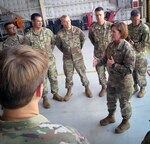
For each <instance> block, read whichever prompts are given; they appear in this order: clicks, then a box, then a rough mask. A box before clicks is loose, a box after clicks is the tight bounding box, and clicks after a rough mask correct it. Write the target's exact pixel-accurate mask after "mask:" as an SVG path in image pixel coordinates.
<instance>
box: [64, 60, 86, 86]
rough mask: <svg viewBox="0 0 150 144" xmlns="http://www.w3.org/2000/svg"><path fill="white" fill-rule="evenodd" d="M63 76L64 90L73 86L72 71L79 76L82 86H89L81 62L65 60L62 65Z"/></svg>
mask: <svg viewBox="0 0 150 144" xmlns="http://www.w3.org/2000/svg"><path fill="white" fill-rule="evenodd" d="M63 68H64V74H65V76H66V88H70V87H72V85H73V74H74V69H75V70H76V71H77V73H78V74H79V76H80V79H81V82H82V85H83V86H87V85H89V81H88V78H87V76H86V68H85V65H84V62H83V60H78V61H77V60H76V61H73V60H72V59H67V60H66V59H65V60H64V63H63Z"/></svg>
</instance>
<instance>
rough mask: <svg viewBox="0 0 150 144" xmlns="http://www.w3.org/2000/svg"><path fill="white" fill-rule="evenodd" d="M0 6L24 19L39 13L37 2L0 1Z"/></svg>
mask: <svg viewBox="0 0 150 144" xmlns="http://www.w3.org/2000/svg"><path fill="white" fill-rule="evenodd" d="M0 6H1V7H2V8H4V9H7V10H9V11H10V12H13V13H16V14H17V15H20V16H21V17H23V18H26V19H30V15H31V14H32V13H34V12H39V13H41V10H40V5H39V0H0Z"/></svg>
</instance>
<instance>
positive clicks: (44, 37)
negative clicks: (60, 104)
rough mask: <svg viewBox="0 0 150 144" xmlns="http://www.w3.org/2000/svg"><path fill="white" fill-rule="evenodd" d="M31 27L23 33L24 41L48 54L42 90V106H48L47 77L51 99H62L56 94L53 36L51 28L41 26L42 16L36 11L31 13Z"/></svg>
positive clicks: (56, 82)
mask: <svg viewBox="0 0 150 144" xmlns="http://www.w3.org/2000/svg"><path fill="white" fill-rule="evenodd" d="M31 20H32V26H33V27H32V28H31V29H30V31H29V32H28V33H27V34H26V35H25V41H26V43H27V44H28V45H30V46H32V47H33V48H34V49H42V50H43V51H45V52H46V53H47V54H48V56H49V68H48V73H47V76H46V78H45V84H44V92H43V106H44V108H49V107H50V104H49V102H48V98H47V94H48V88H47V77H48V78H49V80H50V85H51V93H52V94H53V99H55V100H58V101H63V97H61V96H59V95H58V81H57V70H56V63H55V57H54V55H53V49H54V45H55V38H54V35H53V33H52V31H51V30H49V29H47V28H45V27H42V17H41V15H40V14H38V13H34V14H32V15H31Z"/></svg>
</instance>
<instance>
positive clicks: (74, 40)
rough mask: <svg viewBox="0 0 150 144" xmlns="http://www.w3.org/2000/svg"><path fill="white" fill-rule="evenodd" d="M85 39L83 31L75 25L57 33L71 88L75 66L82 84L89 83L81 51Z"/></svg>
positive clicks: (67, 80)
mask: <svg viewBox="0 0 150 144" xmlns="http://www.w3.org/2000/svg"><path fill="white" fill-rule="evenodd" d="M84 41H85V36H84V34H83V32H82V31H81V30H80V29H79V28H77V27H75V26H72V28H71V30H65V29H62V30H60V31H59V32H58V34H57V37H56V45H57V47H58V48H59V50H60V51H61V52H62V53H63V62H64V64H63V67H64V73H65V76H66V88H70V87H72V85H73V80H72V78H73V73H74V68H75V69H76V71H77V73H78V74H79V76H80V78H81V82H82V85H83V86H87V85H89V81H88V79H87V76H86V68H85V65H84V60H83V56H82V52H81V49H82V46H83V43H84Z"/></svg>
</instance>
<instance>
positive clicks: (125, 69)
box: [113, 48, 135, 75]
mask: <svg viewBox="0 0 150 144" xmlns="http://www.w3.org/2000/svg"><path fill="white" fill-rule="evenodd" d="M134 67H135V52H134V50H133V49H132V48H127V50H126V51H125V53H124V60H123V64H118V63H115V64H114V65H113V69H114V70H115V71H117V72H118V73H119V74H122V75H126V74H131V73H132V72H133V69H134Z"/></svg>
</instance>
